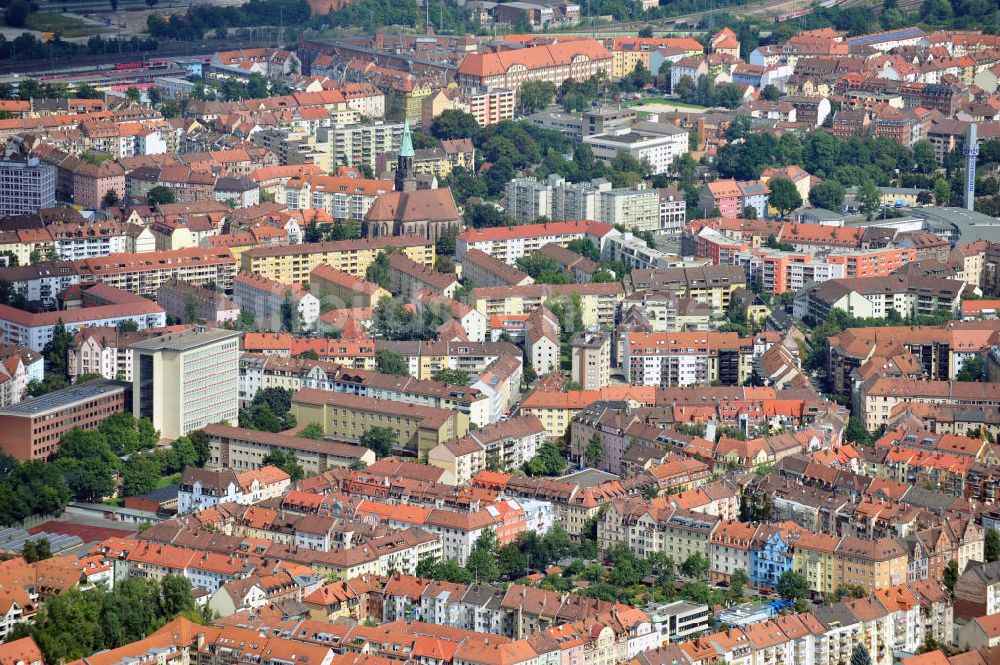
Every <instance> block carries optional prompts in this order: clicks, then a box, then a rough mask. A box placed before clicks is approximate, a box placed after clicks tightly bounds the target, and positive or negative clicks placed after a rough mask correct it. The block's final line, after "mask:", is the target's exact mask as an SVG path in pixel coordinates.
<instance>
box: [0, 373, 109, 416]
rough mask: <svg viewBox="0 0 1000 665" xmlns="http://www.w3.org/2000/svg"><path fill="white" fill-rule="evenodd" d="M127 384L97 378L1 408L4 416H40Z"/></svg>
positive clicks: (107, 393)
mask: <svg viewBox="0 0 1000 665" xmlns="http://www.w3.org/2000/svg"><path fill="white" fill-rule="evenodd" d="M124 390H125V384H124V383H120V382H117V381H106V380H100V379H99V380H96V381H88V382H87V383H83V384H80V385H76V386H70V387H69V388H63V389H62V390H56V391H55V392H51V393H48V394H46V395H42V396H41V397H35V398H32V399H27V400H24V401H23V402H18V403H17V404H12V405H10V406H8V407H6V408H4V409H0V415H2V416H38V415H41V414H44V413H49V412H51V411H59V410H62V409H65V408H68V407H70V406H73V405H75V404H80V403H83V402H89V401H91V400H94V399H97V398H99V397H103V396H105V395H110V394H112V393H115V392H123V391H124Z"/></svg>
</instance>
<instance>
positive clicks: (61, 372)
mask: <svg viewBox="0 0 1000 665" xmlns="http://www.w3.org/2000/svg"><path fill="white" fill-rule="evenodd" d="M72 345H73V335H72V334H70V332H69V331H68V330H66V326H65V325H64V324H63V321H62V319H59V321H58V323H56V325H55V327H54V328H53V329H52V339H50V340H49V341H48V342H47V343H46V344H45V346H44V347H43V348H42V358H44V359H45V372H46V374H52V375H54V376H57V377H60V378H62V379H63V380H65V381H69V359H68V355H69V349H70V347H71V346H72Z"/></svg>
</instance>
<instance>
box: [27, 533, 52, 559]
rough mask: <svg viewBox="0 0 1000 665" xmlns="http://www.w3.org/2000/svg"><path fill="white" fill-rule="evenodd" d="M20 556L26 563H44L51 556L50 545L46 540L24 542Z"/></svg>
mask: <svg viewBox="0 0 1000 665" xmlns="http://www.w3.org/2000/svg"><path fill="white" fill-rule="evenodd" d="M21 556H23V557H24V560H25V561H27V562H28V563H35V562H36V561H44V560H45V559H48V558H49V557H51V556H52V545H51V543H49V539H48V538H39V539H37V540H26V541H25V542H24V546H23V547H22V548H21Z"/></svg>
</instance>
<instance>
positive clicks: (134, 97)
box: [125, 86, 142, 102]
mask: <svg viewBox="0 0 1000 665" xmlns="http://www.w3.org/2000/svg"><path fill="white" fill-rule="evenodd" d="M141 96H142V93H141V92H139V88H136V87H134V86H132V87H129V89H128V90H126V91H125V97H127V98H128V100H129V101H131V102H138V101H139V98H140V97H141Z"/></svg>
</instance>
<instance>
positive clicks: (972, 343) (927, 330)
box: [827, 321, 1000, 397]
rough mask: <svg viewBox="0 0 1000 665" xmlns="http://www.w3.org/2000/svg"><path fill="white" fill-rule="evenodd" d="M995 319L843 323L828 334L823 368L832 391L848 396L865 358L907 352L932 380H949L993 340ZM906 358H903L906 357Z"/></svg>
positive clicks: (999, 326)
mask: <svg viewBox="0 0 1000 665" xmlns="http://www.w3.org/2000/svg"><path fill="white" fill-rule="evenodd" d="M998 334H1000V322H958V321H956V322H952V323H949V324H945V325H941V326H880V327H877V328H848V329H846V330H843V331H842V332H840V333H839V334H837V335H833V336H831V337H830V338H829V344H830V352H829V357H828V360H827V372H828V376H829V377H830V380H831V382H832V384H833V389H834V391H835V392H836V393H837V394H839V395H844V396H845V397H846V396H849V395H850V393H851V389H852V387H853V386H854V385H855V383H856V382H858V381H860V379H861V376H855V375H854V373H855V372H856V371H857V370H859V369H860V368H861V367H863V366H865V365H867V364H869V363H885V362H887V361H888V360H889V359H890V358H893V357H899V356H902V355H907V356H909V358H912V359H913V361H915V362H916V363H917V364H919V365H920V366H921V367H922V369H923V376H925V377H926V378H928V379H931V380H934V381H947V380H949V379H954V378H955V376H956V374H957V373H958V372H959V371H960V370H961V368H962V366H963V365H964V364H965V362H966V361H967V360H969V359H970V358H976V357H982V355H983V354H985V353H988V351H989V349H990V347H991V346H992V345H993V344H995V343H996V340H997V339H998ZM909 358H908V359H909Z"/></svg>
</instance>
